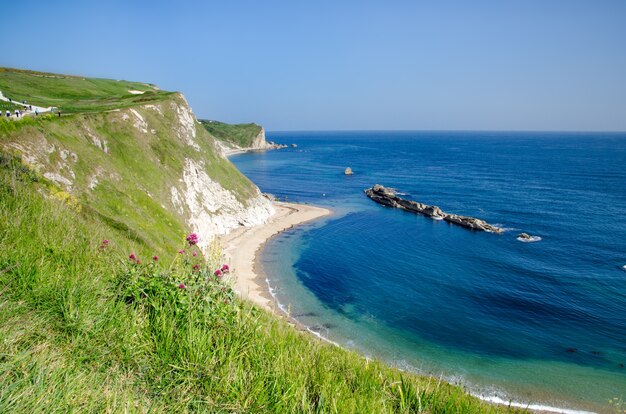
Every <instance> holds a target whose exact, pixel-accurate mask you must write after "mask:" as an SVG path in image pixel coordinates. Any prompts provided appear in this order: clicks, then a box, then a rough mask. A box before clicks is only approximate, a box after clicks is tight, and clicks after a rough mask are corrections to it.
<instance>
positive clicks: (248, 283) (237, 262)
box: [220, 202, 331, 311]
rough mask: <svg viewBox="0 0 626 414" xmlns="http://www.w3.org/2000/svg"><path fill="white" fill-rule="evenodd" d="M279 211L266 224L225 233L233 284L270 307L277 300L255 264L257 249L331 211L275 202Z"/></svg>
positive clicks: (224, 246) (248, 295) (237, 290)
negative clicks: (284, 232)
mask: <svg viewBox="0 0 626 414" xmlns="http://www.w3.org/2000/svg"><path fill="white" fill-rule="evenodd" d="M274 206H275V207H276V214H275V215H273V216H272V217H271V218H270V221H269V222H268V223H266V224H264V225H260V226H254V227H241V228H239V229H237V230H235V231H233V232H231V233H229V234H227V235H224V236H222V237H221V239H220V242H221V244H222V247H223V251H224V256H225V259H226V260H227V262H228V263H230V267H231V275H232V276H231V277H232V280H233V288H234V289H235V291H236V292H237V293H238V294H239V295H240V296H241V297H243V298H245V299H249V300H251V301H252V302H254V303H256V304H257V305H259V306H261V307H262V308H264V309H267V310H270V311H272V310H274V302H273V301H272V298H271V296H270V294H269V291H268V289H267V285H266V284H265V276H264V275H262V274H259V271H258V269H257V268H256V266H255V262H256V257H257V253H258V252H259V251H260V249H261V248H262V247H263V244H265V242H266V241H267V240H269V239H270V238H271V237H272V236H274V235H276V234H278V233H280V232H282V231H284V230H287V229H290V228H292V227H294V226H297V225H299V224H302V223H305V222H308V221H311V220H315V219H317V218H320V217H324V216H327V215H329V214H330V213H331V212H330V210H328V209H325V208H322V207H315V206H310V205H305V204H294V203H284V202H274Z"/></svg>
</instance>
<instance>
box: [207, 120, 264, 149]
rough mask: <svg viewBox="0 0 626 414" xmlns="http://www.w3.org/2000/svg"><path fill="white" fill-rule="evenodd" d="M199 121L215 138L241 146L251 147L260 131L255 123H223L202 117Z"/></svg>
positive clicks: (259, 127)
mask: <svg viewBox="0 0 626 414" xmlns="http://www.w3.org/2000/svg"><path fill="white" fill-rule="evenodd" d="M200 123H201V124H202V126H203V127H204V128H205V129H206V130H207V131H208V132H209V134H211V135H212V136H213V137H215V138H216V139H218V140H220V141H223V142H227V143H231V144H234V145H236V146H238V147H241V148H248V147H251V146H252V141H254V139H255V138H256V137H257V135H259V133H260V132H261V126H260V125H257V124H225V123H223V122H218V121H207V120H204V119H201V120H200Z"/></svg>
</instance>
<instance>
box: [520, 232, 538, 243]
mask: <svg viewBox="0 0 626 414" xmlns="http://www.w3.org/2000/svg"><path fill="white" fill-rule="evenodd" d="M517 240H519V241H521V242H536V241H539V240H541V237H539V236H531V235H530V234H528V233H520V234H518V235H517Z"/></svg>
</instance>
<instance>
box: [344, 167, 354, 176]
mask: <svg viewBox="0 0 626 414" xmlns="http://www.w3.org/2000/svg"><path fill="white" fill-rule="evenodd" d="M343 173H344V174H345V175H352V174H354V173H353V172H352V168H350V167H346V169H345V171H344V172H343Z"/></svg>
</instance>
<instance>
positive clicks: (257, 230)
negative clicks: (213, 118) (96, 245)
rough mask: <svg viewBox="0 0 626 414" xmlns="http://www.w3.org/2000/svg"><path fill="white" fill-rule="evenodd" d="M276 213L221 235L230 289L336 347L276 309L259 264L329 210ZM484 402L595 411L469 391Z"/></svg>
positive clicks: (542, 412)
mask: <svg viewBox="0 0 626 414" xmlns="http://www.w3.org/2000/svg"><path fill="white" fill-rule="evenodd" d="M273 204H274V207H275V208H276V214H274V215H273V216H272V217H271V218H270V220H269V221H268V222H267V223H265V224H262V225H258V226H254V227H241V228H238V229H236V230H234V231H232V232H231V233H228V234H226V235H222V236H220V243H221V244H222V248H223V252H224V257H225V259H226V260H227V263H229V265H230V266H231V269H232V270H231V271H232V273H231V275H230V276H229V278H230V280H231V281H232V282H233V289H234V290H235V292H236V293H237V295H238V296H239V297H241V298H243V299H247V300H250V301H252V302H253V303H254V304H255V305H257V306H260V307H261V308H263V309H265V310H267V311H269V312H271V313H272V314H274V315H276V316H278V317H280V318H284V319H286V320H287V321H288V322H289V323H290V324H292V325H293V326H294V327H295V328H296V329H298V330H301V331H305V332H308V333H310V334H312V335H314V336H315V337H317V338H318V339H320V340H323V341H326V342H329V343H331V344H333V345H335V346H339V347H341V346H340V345H339V344H337V343H335V342H333V341H331V340H329V339H327V338H324V337H323V336H322V335H320V334H319V333H317V332H315V331H312V330H311V329H308V327H306V326H304V325H302V324H301V323H300V322H299V321H298V320H296V319H294V318H293V317H292V316H291V315H289V314H288V313H287V312H286V311H284V310H282V309H280V308H279V306H278V303H277V302H276V299H275V298H274V296H272V294H271V292H270V286H269V285H268V283H267V279H266V275H265V273H264V272H263V271H262V268H261V266H260V260H261V258H260V254H259V253H260V252H261V250H262V249H263V247H264V246H265V244H266V243H267V242H268V241H269V240H270V239H271V238H272V237H274V236H276V235H278V234H280V233H282V232H283V231H286V230H289V229H291V228H293V227H296V226H298V225H302V224H304V223H307V222H310V221H313V220H317V219H320V218H323V217H327V216H329V215H331V214H332V211H331V210H329V209H326V208H323V207H317V206H312V205H308V204H296V203H287V202H280V201H274V202H273ZM468 393H469V394H471V395H473V396H474V397H477V398H479V399H481V400H483V401H486V402H488V403H491V404H494V405H503V406H510V407H516V408H522V409H527V410H529V411H530V412H531V413H535V414H555V413H556V414H596V413H595V412H593V411H585V410H578V409H568V408H562V407H556V406H549V405H543V404H538V403H521V402H517V401H515V400H505V399H502V398H499V397H495V396H485V395H480V394H478V393H472V392H468Z"/></svg>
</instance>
